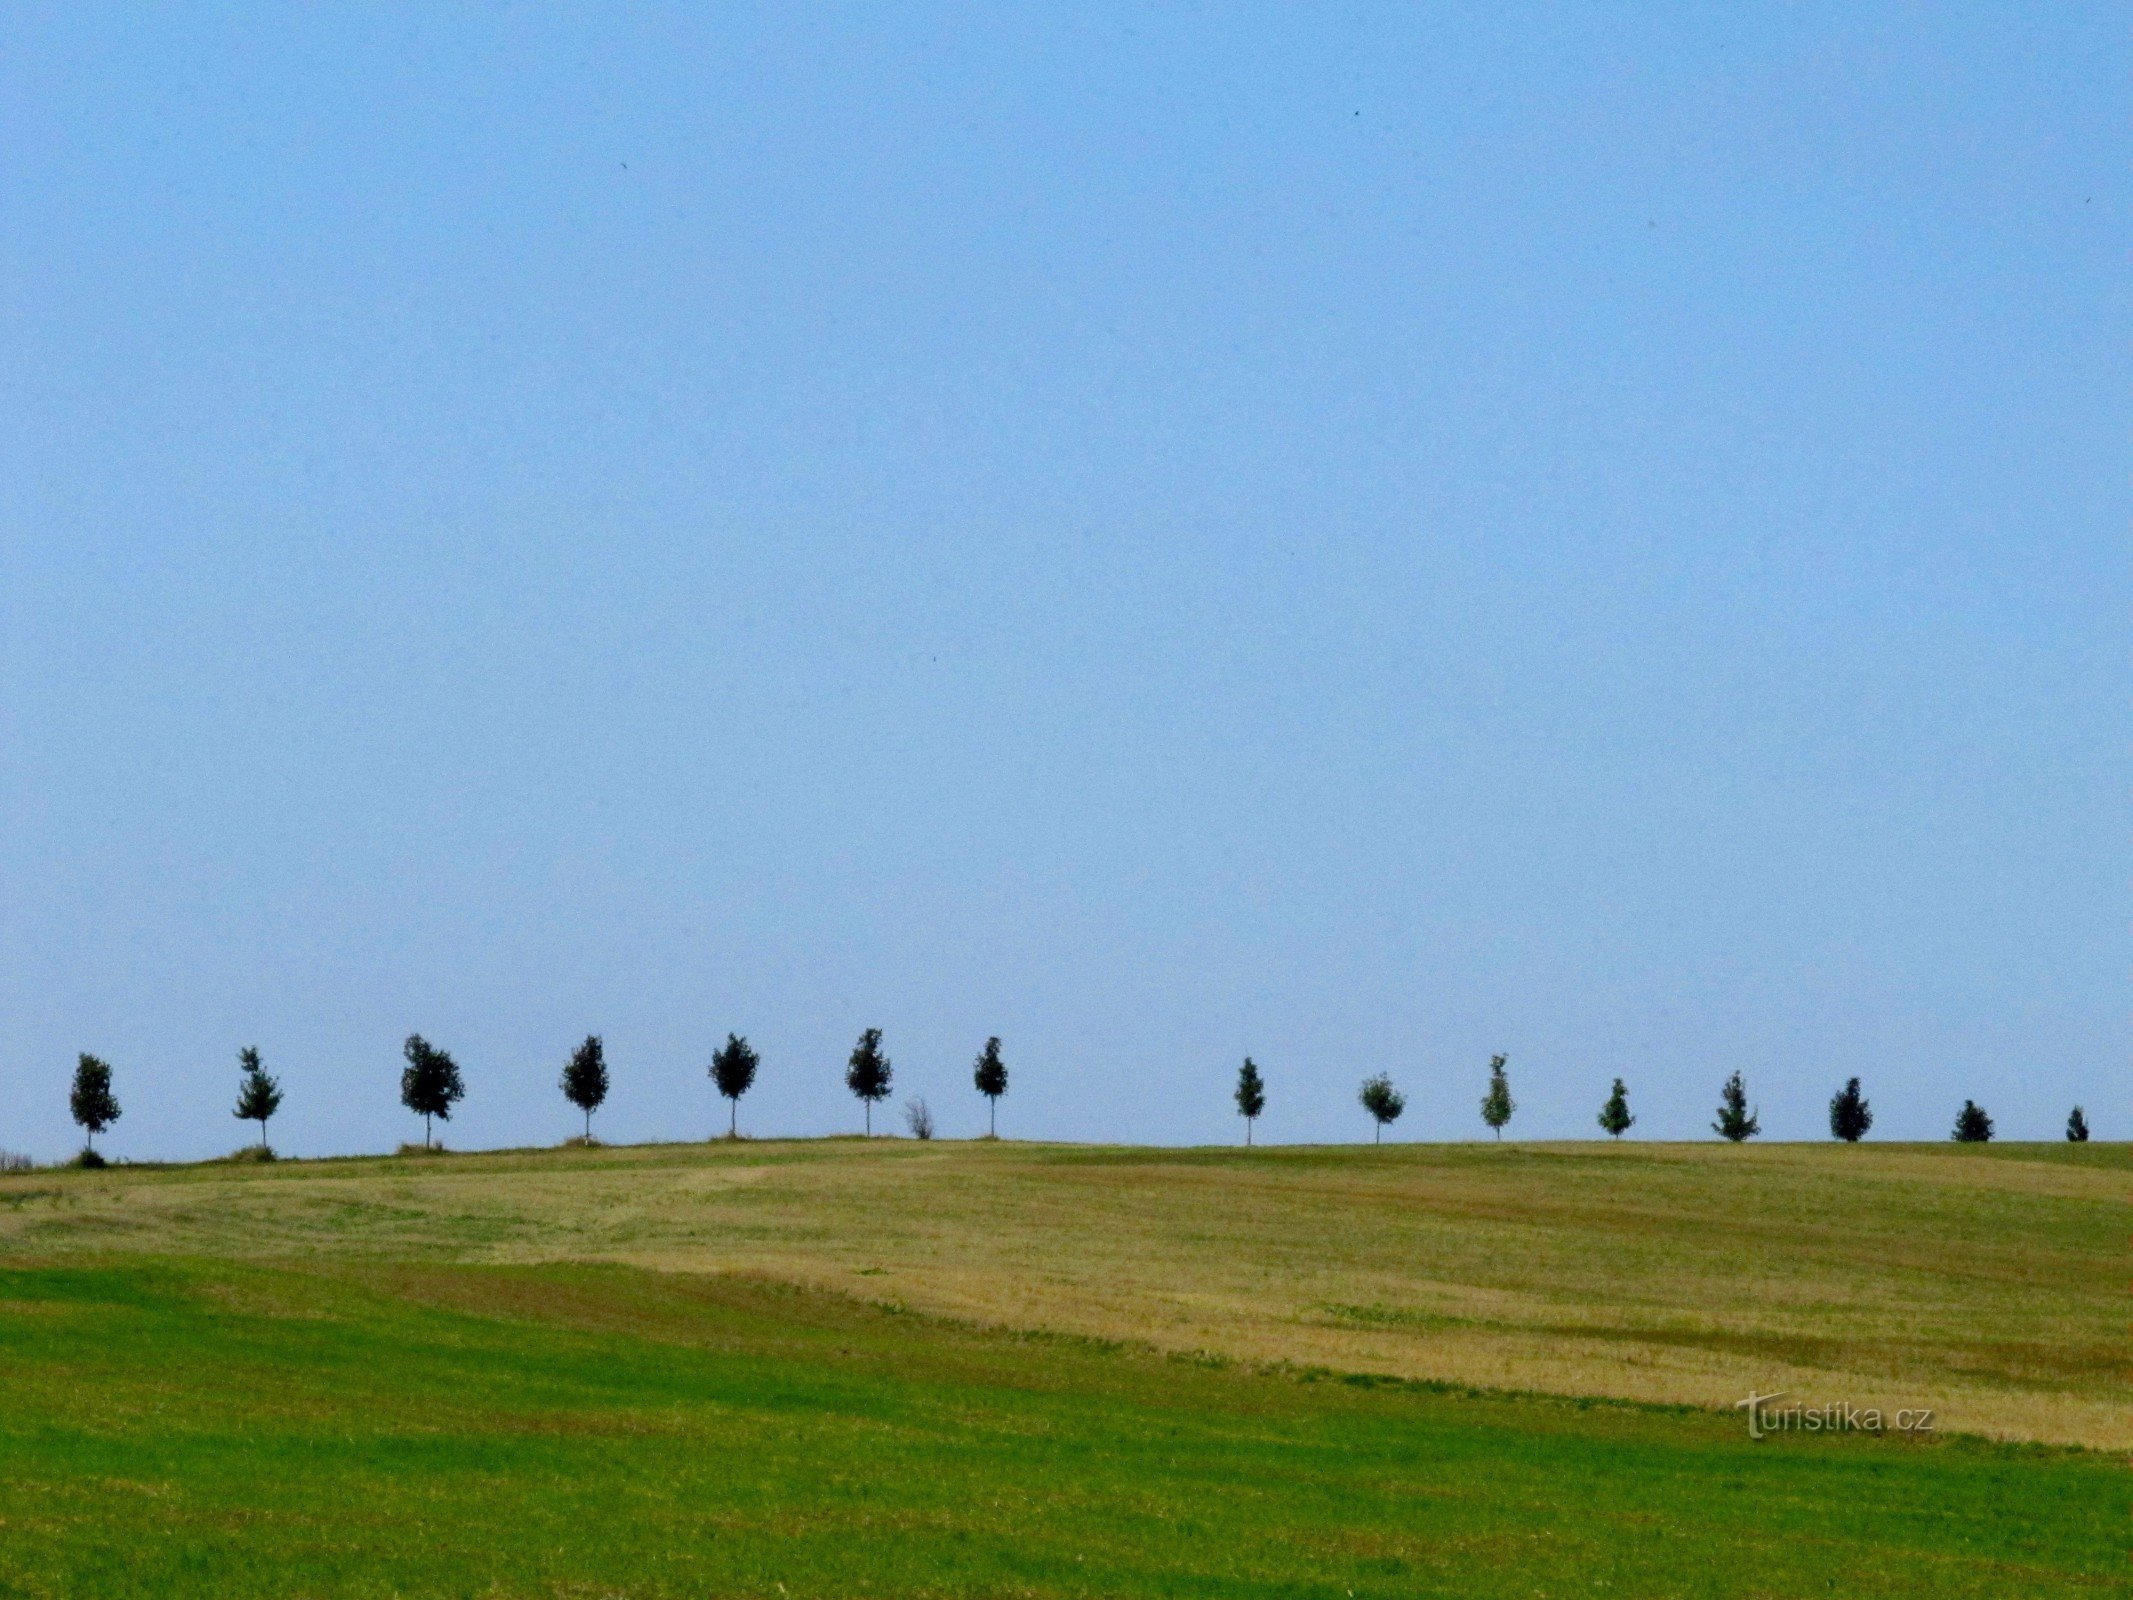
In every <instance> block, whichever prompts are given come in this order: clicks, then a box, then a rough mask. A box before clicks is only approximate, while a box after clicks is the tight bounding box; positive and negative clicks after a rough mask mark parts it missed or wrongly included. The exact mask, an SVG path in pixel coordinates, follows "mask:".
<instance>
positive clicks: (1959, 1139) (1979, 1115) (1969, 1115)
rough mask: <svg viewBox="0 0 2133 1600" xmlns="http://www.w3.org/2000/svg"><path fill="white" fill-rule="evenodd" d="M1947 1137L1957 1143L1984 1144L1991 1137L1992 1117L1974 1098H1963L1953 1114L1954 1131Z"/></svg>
mask: <svg viewBox="0 0 2133 1600" xmlns="http://www.w3.org/2000/svg"><path fill="white" fill-rule="evenodd" d="M1948 1137H1949V1138H1951V1139H1953V1140H1954V1141H1955V1142H1956V1143H1957V1144H1984V1143H1986V1142H1987V1141H1988V1140H1990V1139H1991V1138H1992V1118H1990V1117H1988V1116H1986V1115H1985V1108H1984V1107H1983V1106H1981V1105H1979V1104H1978V1103H1977V1102H1976V1101H1975V1100H1965V1101H1964V1102H1963V1109H1962V1110H1960V1111H1958V1112H1956V1114H1955V1131H1954V1132H1953V1133H1951V1134H1950V1135H1948Z"/></svg>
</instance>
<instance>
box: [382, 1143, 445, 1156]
mask: <svg viewBox="0 0 2133 1600" xmlns="http://www.w3.org/2000/svg"><path fill="white" fill-rule="evenodd" d="M393 1154H394V1155H396V1156H442V1155H449V1154H451V1152H450V1151H448V1150H446V1149H445V1147H444V1146H443V1145H441V1144H403V1145H402V1146H400V1148H399V1149H397V1150H395V1151H394V1152H393Z"/></svg>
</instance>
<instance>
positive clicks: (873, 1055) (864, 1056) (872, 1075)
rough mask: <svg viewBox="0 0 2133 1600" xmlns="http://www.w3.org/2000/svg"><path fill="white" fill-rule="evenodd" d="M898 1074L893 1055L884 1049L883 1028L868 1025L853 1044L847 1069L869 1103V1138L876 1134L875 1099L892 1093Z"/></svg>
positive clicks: (849, 1081) (851, 1084)
mask: <svg viewBox="0 0 2133 1600" xmlns="http://www.w3.org/2000/svg"><path fill="white" fill-rule="evenodd" d="M895 1076H896V1071H895V1068H893V1067H892V1066H890V1065H889V1058H888V1057H887V1056H885V1055H883V1054H882V1053H881V1030H880V1029H879V1028H869V1029H867V1030H866V1032H864V1033H862V1034H861V1035H860V1036H859V1042H858V1043H857V1044H855V1045H853V1046H852V1058H851V1060H850V1061H849V1062H848V1063H847V1064H846V1066H845V1069H844V1083H845V1087H846V1088H848V1089H850V1090H851V1091H852V1093H854V1094H855V1095H857V1096H859V1100H860V1103H861V1104H862V1105H864V1106H865V1107H866V1114H867V1137H868V1138H869V1139H871V1138H873V1137H874V1102H875V1101H877V1100H886V1099H887V1098H888V1097H889V1085H890V1083H891V1082H892V1081H893V1080H894V1078H895Z"/></svg>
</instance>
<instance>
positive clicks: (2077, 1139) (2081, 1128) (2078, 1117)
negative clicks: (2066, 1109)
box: [2066, 1106, 2089, 1144]
mask: <svg viewBox="0 0 2133 1600" xmlns="http://www.w3.org/2000/svg"><path fill="white" fill-rule="evenodd" d="M2066 1137H2067V1139H2068V1140H2069V1141H2070V1142H2071V1143H2074V1144H2087V1143H2088V1142H2089V1119H2088V1118H2087V1117H2084V1116H2083V1115H2082V1114H2081V1107H2079V1106H2076V1107H2074V1114H2073V1115H2072V1116H2070V1117H2068V1118H2067V1119H2066Z"/></svg>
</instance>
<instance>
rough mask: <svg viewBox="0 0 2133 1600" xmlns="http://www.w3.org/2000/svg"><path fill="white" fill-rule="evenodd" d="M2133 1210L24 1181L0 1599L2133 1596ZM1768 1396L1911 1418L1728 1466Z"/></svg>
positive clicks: (1120, 1191)
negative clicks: (2132, 1292)
mask: <svg viewBox="0 0 2133 1600" xmlns="http://www.w3.org/2000/svg"><path fill="white" fill-rule="evenodd" d="M2129 1166H2133V1160H2129V1154H2128V1152H2127V1151H2126V1150H2125V1149H2124V1148H2123V1147H2117V1146H2102V1145H2091V1146H2087V1147H2065V1146H2057V1147H2043V1146H2037V1147H2021V1146H1997V1147H1988V1148H1987V1149H1983V1150H1979V1149H1975V1148H1971V1149H1957V1148H1954V1147H1925V1146H1919V1147H1906V1146H1887V1145H1882V1146H1876V1145H1866V1146H1861V1147H1858V1148H1841V1147H1835V1146H1830V1147H1810V1146H1783V1145H1772V1146H1765V1147H1761V1148H1756V1147H1749V1148H1744V1149H1734V1148H1720V1147H1718V1146H1716V1145H1711V1146H1658V1145H1636V1144H1630V1145H1624V1146H1621V1147H1602V1146H1584V1145H1550V1146H1518V1145H1507V1146H1504V1147H1502V1148H1500V1149H1499V1148H1495V1147H1481V1146H1398V1147H1387V1148H1385V1149H1383V1150H1372V1149H1367V1148H1364V1149H1340V1150H1327V1149H1294V1150H1271V1151H1268V1150H1261V1151H1252V1152H1249V1153H1247V1152H1242V1151H1211V1150H1194V1151H1166V1150H1122V1149H1113V1148H1089V1147H1067V1146H1041V1145H1020V1144H999V1145H993V1144H975V1145H971V1144H942V1143H936V1144H931V1145H918V1144H913V1143H909V1142H904V1141H894V1142H892V1141H876V1142H873V1143H862V1142H860V1141H856V1140H855V1141H823V1142H808V1143H760V1144H758V1143H742V1144H738V1145H717V1146H659V1147H644V1148H631V1149H617V1150H597V1149H596V1150H571V1151H543V1152H503V1153H496V1154H489V1155H480V1156H447V1157H435V1158H404V1159H381V1160H364V1161H342V1162H317V1163H309V1162H307V1163H290V1164H283V1165H278V1166H267V1167H251V1166H237V1165H207V1166H198V1167H185V1168H171V1169H163V1170H147V1169H139V1168H131V1169H126V1168H122V1169H114V1170H111V1171H107V1172H103V1173H75V1172H67V1173H33V1174H27V1175H23V1176H19V1177H11V1178H4V1179H0V1371H4V1372H5V1373H6V1374H7V1399H8V1404H7V1405H6V1406H5V1407H4V1408H0V1542H4V1545H5V1548H6V1550H7V1552H8V1555H7V1559H6V1560H5V1561H4V1562H0V1596H10V1595H36V1596H40V1597H41V1596H47V1595H52V1596H56V1595H102V1594H114V1595H116V1594H128V1595H130V1594H170V1593H198V1594H208V1593H214V1594H227V1595H242V1594H250V1593H258V1594H287V1593H306V1594H350V1595H355V1594H363V1595H368V1594H379V1595H384V1594H471V1593H483V1594H488V1593H497V1594H513V1595H516V1594H528V1595H531V1594H543V1595H547V1594H579V1593H583V1594H609V1593H626V1594H676V1595H680V1594H705V1593H747V1594H764V1595H775V1594H779V1593H786V1594H795V1595H797V1594H845V1593H854V1592H858V1591H860V1590H862V1589H865V1590H867V1591H869V1592H873V1593H909V1594H919V1593H924V1594H973V1595H975V1594H1001V1593H1028V1594H1045V1595H1049V1594H1088V1595H1098V1594H1139V1593H1164V1594H1267V1595H1275V1594H1281V1595H1317V1594H1324V1595H1329V1596H1333V1595H1343V1594H1348V1593H1353V1594H1357V1595H1363V1594H1387V1595H1391V1594H1401V1595H1412V1594H1417V1593H1440V1592H1441V1593H1448V1594H1449V1593H1457V1594H1465V1595H1491V1594H1507V1595H1508V1594H1518V1595H1532V1594H1535V1593H1542V1594H1563V1595H1568V1594H1711V1595H1731V1594H1799V1593H1808V1592H1813V1593H1828V1592H1839V1593H1845V1594H1852V1595H1873V1594H1934V1595H1954V1594H1972V1593H1974V1594H1980V1595H1983V1594H2000V1595H2004V1594H2009V1593H2021V1594H2025V1595H2047V1594H2060V1593H2066V1594H2076V1593H2079V1594H2094V1593H2099V1592H2123V1580H2124V1577H2125V1569H2124V1556H2123V1537H2122V1536H2123V1521H2124V1515H2125V1500H2126V1496H2125V1489H2124V1483H2125V1479H2124V1467H2125V1461H2124V1458H2123V1456H2122V1455H2120V1454H2118V1452H2119V1451H2122V1450H2123V1449H2125V1448H2126V1447H2127V1446H2128V1444H2129V1442H2133V1425H2129V1416H2133V1406H2129V1403H2128V1402H2129V1399H2133V1395H2129V1392H2128V1391H2129V1384H2128V1373H2127V1371H2126V1367H2125V1363H2124V1360H2123V1353H2122V1352H2123V1346H2124V1329H2125V1322H2126V1317H2125V1309H2124V1298H2123V1297H2124V1281H2123V1280H2124V1268H2123V1261H2124V1243H2125V1237H2126V1233H2127V1226H2126V1205H2125V1196H2126V1181H2127V1173H2128V1167H2129ZM647 1269H653V1270H647ZM1368 1374H1376V1375H1381V1376H1380V1377H1379V1378H1376V1379H1369V1378H1366V1377H1363V1376H1361V1375H1368ZM1393 1379H1423V1380H1432V1381H1431V1382H1428V1383H1414V1382H1397V1381H1388V1380H1393ZM1483 1388H1485V1389H1487V1390H1489V1391H1491V1392H1488V1393H1476V1392H1471V1390H1473V1389H1483ZM1751 1388H1753V1389H1756V1390H1759V1391H1762V1392H1768V1391H1771V1390H1774V1389H1785V1390H1789V1391H1791V1392H1792V1393H1793V1394H1794V1395H1796V1396H1798V1397H1799V1398H1802V1399H1804V1400H1807V1401H1809V1402H1822V1401H1848V1402H1851V1403H1852V1404H1854V1405H1857V1406H1861V1407H1864V1406H1868V1405H1878V1406H1881V1407H1882V1408H1883V1409H1885V1410H1888V1411H1893V1410H1894V1409H1896V1408H1898V1407H1907V1408H1918V1407H1932V1408H1933V1409H1934V1410H1935V1411H1936V1413H1937V1421H1938V1424H1939V1428H1940V1431H1939V1433H1938V1434H1937V1435H1936V1436H1934V1437H1933V1438H1930V1439H1923V1438H1894V1437H1883V1438H1873V1437H1868V1436H1864V1435H1858V1434H1851V1435H1845V1436H1841V1437H1827V1436H1805V1435H1793V1436H1785V1437H1780V1438H1777V1439H1770V1440H1764V1441H1760V1442H1755V1441H1751V1440H1749V1439H1748V1437H1747V1434H1746V1429H1745V1425H1744V1419H1743V1418H1742V1417H1741V1415H1740V1414H1739V1413H1738V1412H1734V1411H1729V1410H1726V1409H1722V1408H1725V1407H1728V1406H1730V1405H1731V1403H1732V1402H1733V1401H1735V1400H1737V1399H1738V1398H1740V1397H1741V1396H1742V1395H1744V1394H1745V1393H1747V1392H1748V1391H1749V1390H1750V1389H1751ZM1506 1391H1516V1392H1506ZM1529 1391H1530V1392H1529ZM1965 1433H1967V1434H1970V1435H1993V1436H1997V1438H1998V1439H1999V1440H2002V1441H2030V1442H2028V1443H2007V1442H1998V1443H1995V1442H1989V1441H1988V1440H1986V1439H1984V1438H1980V1437H1967V1438H1966V1437H1963V1436H1962V1435H1963V1434H1965ZM2055 1445H2081V1446H2089V1447H2094V1448H2091V1449H2087V1450H2080V1449H2076V1450H2068V1449H2061V1448H2052V1447H2051V1446H2055Z"/></svg>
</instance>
